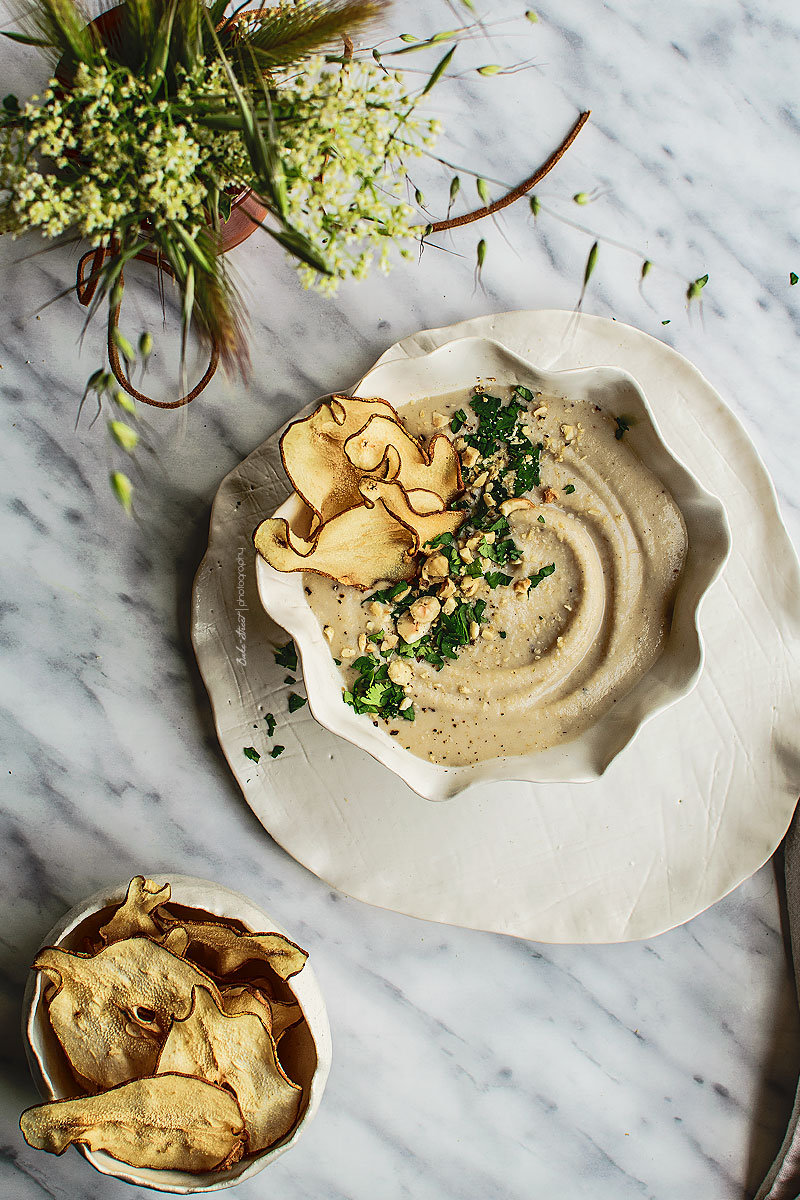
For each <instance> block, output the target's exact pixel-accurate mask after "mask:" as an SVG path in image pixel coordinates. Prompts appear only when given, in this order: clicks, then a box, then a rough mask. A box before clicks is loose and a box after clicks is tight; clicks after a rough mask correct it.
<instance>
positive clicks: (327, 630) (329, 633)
mask: <svg viewBox="0 0 800 1200" xmlns="http://www.w3.org/2000/svg"><path fill="white" fill-rule="evenodd" d="M322 635H323V637H325V638H327V639H328V641H329V642H332V641H333V630H332V629H331V627H330V625H323V627H322Z"/></svg>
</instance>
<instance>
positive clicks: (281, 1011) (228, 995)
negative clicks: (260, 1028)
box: [220, 986, 303, 1042]
mask: <svg viewBox="0 0 800 1200" xmlns="http://www.w3.org/2000/svg"><path fill="white" fill-rule="evenodd" d="M220 995H221V996H222V1007H223V1008H224V1010H225V1012H226V1013H227V1015H228V1016H229V1017H237V1016H241V1015H242V1013H252V1014H253V1015H254V1016H256V1017H259V1018H260V1019H261V1020H262V1021H263V1022H264V1024H265V1025H266V1027H267V1029H268V1030H269V1031H270V1033H271V1034H272V1037H273V1039H274V1040H275V1042H279V1041H280V1039H281V1038H282V1036H283V1035H284V1033H285V1032H286V1030H287V1029H291V1028H292V1027H293V1026H294V1025H299V1023H300V1022H301V1021H302V1019H303V1010H302V1008H301V1007H300V1005H299V1004H290V1003H287V1002H286V1001H283V1000H273V998H272V997H271V996H268V995H266V994H265V993H264V992H262V991H261V990H260V989H259V988H255V987H252V986H250V987H229V988H223V989H222V991H221V992H220Z"/></svg>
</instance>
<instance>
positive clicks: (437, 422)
mask: <svg viewBox="0 0 800 1200" xmlns="http://www.w3.org/2000/svg"><path fill="white" fill-rule="evenodd" d="M431 423H432V425H433V428H434V429H441V428H442V426H443V425H446V424H447V417H446V416H445V415H444V413H440V412H435V413H433V415H432V416H431Z"/></svg>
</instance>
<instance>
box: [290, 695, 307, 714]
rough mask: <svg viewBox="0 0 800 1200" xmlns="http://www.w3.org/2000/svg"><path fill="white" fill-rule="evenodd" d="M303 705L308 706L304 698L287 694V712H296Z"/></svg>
mask: <svg viewBox="0 0 800 1200" xmlns="http://www.w3.org/2000/svg"><path fill="white" fill-rule="evenodd" d="M304 704H308V700H306V698H305V696H298V694H297V692H290V693H289V712H290V713H293V712H297V710H298V708H302V707H303V705H304Z"/></svg>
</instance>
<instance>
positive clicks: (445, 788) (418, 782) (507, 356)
mask: <svg viewBox="0 0 800 1200" xmlns="http://www.w3.org/2000/svg"><path fill="white" fill-rule="evenodd" d="M479 379H481V380H485V379H491V380H492V385H493V386H498V387H501V388H502V387H511V386H513V385H514V384H515V383H520V384H523V385H524V386H525V387H528V388H530V389H531V390H532V391H534V392H543V393H544V394H545V395H550V396H553V395H555V396H564V397H566V399H568V400H571V401H575V402H586V401H588V400H591V401H592V402H593V403H596V404H600V406H601V407H602V408H603V409H604V410H605V411H606V412H607V413H609V414H610V415H611V416H621V415H622V414H625V415H626V417H628V418H630V419H631V423H632V428H631V430H630V432H629V433H628V435H627V437H628V443H629V445H630V446H631V448H632V449H633V450H635V452H636V453H637V454H638V456H639V458H640V459H641V460H642V462H644V463H645V464H646V465H647V466H648V467H649V468H650V469H651V470H652V471H653V472H654V473H655V474H656V476H657V477H658V478H659V479H660V480H661V482H662V483H663V484H665V485H666V486H667V488H668V489H669V491H670V492H671V493H672V496H673V498H674V499H675V501H676V503H677V505H678V507H679V508H680V510H681V512H682V514H683V518H684V521H685V522H686V531H687V535H688V542H689V549H688V553H687V558H686V565H685V567H684V570H683V574H682V576H681V581H680V585H679V588H678V592H677V595H676V597H675V609H674V613H673V619H672V624H671V627H670V631H669V636H668V638H667V641H666V644H665V646H664V651H663V653H662V655H661V657H660V658H659V659H658V661H657V662H656V664H655V665H654V667H653V668H652V670H650V671H648V673H647V674H646V675H645V676H644V677H643V678H642V679H641V680H639V682H638V683H637V685H636V686H635V687H634V688H633V689H632V690H631V691H630V692H628V694H627V695H625V696H623V697H622V698H621V699H620V700H619V702H618V703H617V704H615V705H614V707H613V709H611V710H610V711H609V712H608V713H606V714H605V715H604V716H603V717H601V719H600V720H599V721H597V722H596V723H595V724H594V725H592V726H591V728H589V729H588V730H586V731H585V733H583V734H582V735H581V736H580V737H578V738H575V739H573V740H572V741H570V742H565V743H562V744H560V745H557V746H553V747H552V748H551V749H549V750H545V751H540V752H539V753H536V754H528V755H519V756H516V757H513V758H512V757H505V758H495V759H491V760H489V761H488V762H483V763H479V764H477V765H476V766H470V767H444V766H440V765H439V764H438V763H433V762H428V761H427V760H425V759H423V758H419V757H417V756H416V755H414V754H411V753H410V752H409V751H408V750H405V749H404V748H403V747H402V746H398V744H397V741H396V740H395V739H393V738H392V737H390V735H389V733H388V732H387V730H386V729H385V728H384V727H383V726H382V725H375V724H374V723H373V721H372V720H371V719H370V718H369V717H366V716H359V715H358V714H356V713H355V712H354V711H353V709H352V708H349V707H348V706H347V705H346V704H344V703H343V702H342V677H341V675H340V673H339V671H338V670H337V669H336V666H335V664H334V662H333V659H332V657H331V653H330V648H329V646H328V643H327V642H326V641H325V639H324V637H323V636H322V630H321V628H320V625H319V622H318V621H317V619H316V617H315V616H314V613H313V612H312V610H311V609H310V608H309V606H308V603H307V601H306V597H305V593H304V591H303V577H302V575H301V574H299V573H292V574H282V573H281V572H279V571H275V570H273V568H272V567H270V566H269V565H268V564H267V563H266V562H264V560H263V559H261V558H257V559H256V577H257V580H258V591H259V595H260V597H261V602H262V604H263V605H264V608H265V609H266V610H267V612H268V613H269V615H270V616H271V617H272V618H273V619H274V620H275V621H277V623H278V624H279V625H281V626H282V628H284V629H285V630H286V631H287V632H288V633H290V634H291V635H292V637H293V638H294V640H295V643H296V645H297V649H298V652H299V654H300V657H301V659H302V664H303V679H304V681H305V684H306V688H307V690H308V702H309V705H310V707H311V711H312V712H313V714H314V716H315V717H316V718H317V720H318V721H320V722H321V723H322V724H323V725H324V726H325V727H326V729H330V730H331V732H333V733H337V734H339V736H340V737H343V738H345V739H346V740H347V741H349V742H352V743H353V744H354V745H355V746H361V747H362V748H363V749H364V750H367V751H369V753H370V754H372V755H373V756H374V757H375V758H376V759H377V760H378V762H380V763H383V765H384V766H386V767H388V768H389V769H390V770H391V771H394V772H395V774H396V775H399V776H400V778H401V779H403V780H404V781H405V782H406V783H407V784H408V785H409V787H411V788H413V789H414V791H415V792H417V793H418V794H419V795H420V796H425V797H426V798H427V799H428V800H447V799H452V798H453V797H455V796H458V795H460V794H461V793H462V792H464V791H466V789H467V788H469V787H474V786H475V785H476V784H479V783H492V782H498V781H500V780H528V781H529V782H531V783H585V782H588V781H589V780H592V779H597V778H599V777H600V776H601V775H602V774H603V772H604V771H605V770H606V769H607V768H608V767H609V765H610V764H611V763H612V762H613V761H614V759H615V758H616V756H617V755H618V754H619V753H620V752H621V751H622V750H623V749H624V748H625V747H626V746H627V745H628V743H629V742H630V741H631V739H632V738H633V737H635V735H636V733H637V732H638V730H639V729H641V727H642V725H643V724H644V723H645V721H648V720H649V719H650V718H651V717H653V716H655V715H656V713H659V712H661V711H662V710H663V709H665V708H667V707H668V706H669V705H670V704H674V703H675V701H676V700H679V699H680V698H681V697H682V696H685V695H686V694H687V693H688V692H689V691H691V689H692V688H693V687H694V685H695V684H696V683H697V680H698V678H699V676H700V672H701V669H702V664H703V643H702V639H701V637H700V633H699V630H698V625H697V619H698V612H699V607H700V604H701V602H702V599H703V597H704V595H705V593H706V592H707V590H708V588H709V587H710V586H711V584H712V583H713V581H714V580H715V579H716V577H717V575H718V574H719V571H720V570H721V568H722V565H723V563H724V562H725V559H726V558H727V556H728V551H729V549H730V534H729V531H728V523H727V521H726V519H725V513H724V510H723V508H722V505H721V504H720V502H719V501H718V500H717V499H716V498H715V497H714V496H712V495H710V494H709V493H708V492H707V491H706V490H705V489H704V488H703V487H702V486H701V485H700V483H699V482H698V481H697V479H696V478H695V477H694V476H693V475H692V474H690V472H689V471H687V470H686V468H685V467H684V466H683V465H682V464H681V463H680V462H678V460H677V459H676V458H675V456H674V455H673V454H671V453H670V450H669V448H668V446H666V445H665V443H664V441H663V439H662V438H661V436H660V434H659V431H658V425H657V422H656V421H655V418H654V417H653V413H652V411H651V409H650V406H649V405H648V403H647V398H646V397H645V395H644V394H643V392H642V390H641V388H640V387H639V386H638V384H637V383H636V381H635V379H633V378H632V377H631V376H630V375H629V374H628V373H627V372H626V371H622V370H620V369H619V368H618V367H605V366H599V367H588V368H584V369H582V370H570V371H540V370H538V369H537V368H536V367H534V366H532V365H531V364H530V363H527V362H525V361H524V360H523V359H521V358H520V357H519V356H518V355H516V354H512V353H511V351H510V350H507V349H506V347H505V346H502V345H500V344H499V343H498V342H496V341H492V340H491V339H488V338H475V337H471V338H460V339H456V340H455V341H452V342H448V343H447V344H446V345H444V346H440V347H439V348H438V349H437V350H432V351H431V352H430V353H429V354H423V355H421V356H420V357H419V358H413V359H409V358H405V359H395V360H393V361H389V362H382V363H380V364H379V365H378V366H377V367H375V368H374V370H372V371H370V372H369V374H368V375H366V376H365V378H364V379H362V381H361V383H360V384H359V386H358V388H356V391H355V394H356V395H358V396H365V397H367V396H380V397H382V399H384V400H388V401H389V402H390V403H391V404H393V405H394V407H395V409H397V411H398V412H399V413H400V415H401V416H402V413H403V408H404V407H405V405H407V404H412V403H414V402H415V401H417V400H421V399H425V398H429V399H435V397H437V396H448V395H451V394H452V393H453V392H456V391H459V390H461V391H463V392H464V394H465V395H467V394H468V393H469V390H470V388H471V387H472V385H473V384H474V383H475V381H476V380H479ZM302 509H303V506H302V504H301V502H300V501H299V499H298V498H297V497H296V496H292V497H290V499H289V500H287V502H286V503H285V504H283V505H281V507H280V509H279V510H278V512H277V514H276V515H277V516H281V517H285V518H286V519H287V520H288V521H289V524H290V526H291V525H292V524H293V520H296V519H297V517H298V515H299V514H300V512H301V511H302ZM264 515H265V516H272V515H273V514H271V513H265V514H264ZM485 719H486V720H487V721H489V720H491V714H487V716H486V718H485Z"/></svg>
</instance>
